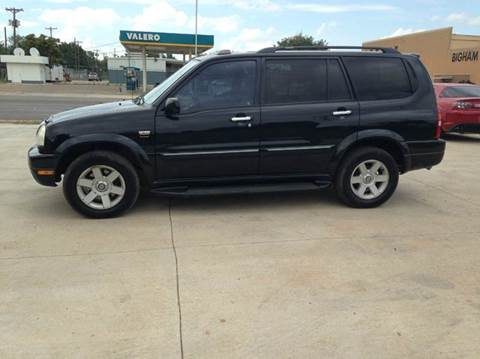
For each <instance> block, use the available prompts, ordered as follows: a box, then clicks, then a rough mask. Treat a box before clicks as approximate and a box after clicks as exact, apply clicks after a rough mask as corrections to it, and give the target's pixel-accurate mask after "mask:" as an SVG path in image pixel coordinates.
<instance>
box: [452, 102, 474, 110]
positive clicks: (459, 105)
mask: <svg viewBox="0 0 480 359" xmlns="http://www.w3.org/2000/svg"><path fill="white" fill-rule="evenodd" d="M473 107H474V106H473V103H472V102H468V101H457V102H455V106H453V109H454V110H470V109H472V108H473Z"/></svg>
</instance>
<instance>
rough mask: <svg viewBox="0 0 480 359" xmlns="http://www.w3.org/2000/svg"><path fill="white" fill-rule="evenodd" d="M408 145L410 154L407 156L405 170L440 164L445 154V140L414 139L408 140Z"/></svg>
mask: <svg viewBox="0 0 480 359" xmlns="http://www.w3.org/2000/svg"><path fill="white" fill-rule="evenodd" d="M406 145H407V146H408V154H407V155H406V158H405V162H406V163H405V169H406V171H405V172H407V171H412V170H417V169H421V168H431V167H433V166H435V165H438V164H439V163H440V162H441V161H442V159H443V155H444V154H445V141H443V140H431V141H412V142H406Z"/></svg>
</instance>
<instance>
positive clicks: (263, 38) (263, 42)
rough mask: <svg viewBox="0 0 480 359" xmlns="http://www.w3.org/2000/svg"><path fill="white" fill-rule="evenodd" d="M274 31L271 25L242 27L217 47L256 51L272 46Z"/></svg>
mask: <svg viewBox="0 0 480 359" xmlns="http://www.w3.org/2000/svg"><path fill="white" fill-rule="evenodd" d="M275 33H276V31H275V29H274V28H273V27H269V28H268V29H265V30H263V29H259V28H244V29H242V30H241V31H240V32H239V34H238V35H237V36H234V37H231V38H230V39H227V40H226V41H224V42H223V43H221V44H220V46H219V47H218V48H219V49H229V50H233V51H256V50H260V49H262V48H264V47H269V46H273V43H274V41H273V37H274V35H275Z"/></svg>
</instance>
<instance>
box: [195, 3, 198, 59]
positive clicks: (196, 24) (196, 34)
mask: <svg viewBox="0 0 480 359" xmlns="http://www.w3.org/2000/svg"><path fill="white" fill-rule="evenodd" d="M197 55H198V0H195V57H197Z"/></svg>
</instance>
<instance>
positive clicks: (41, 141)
mask: <svg viewBox="0 0 480 359" xmlns="http://www.w3.org/2000/svg"><path fill="white" fill-rule="evenodd" d="M46 127H47V125H46V124H45V122H42V123H41V124H40V126H38V129H37V133H36V135H35V140H36V143H37V146H38V147H43V146H44V145H45V130H46Z"/></svg>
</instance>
